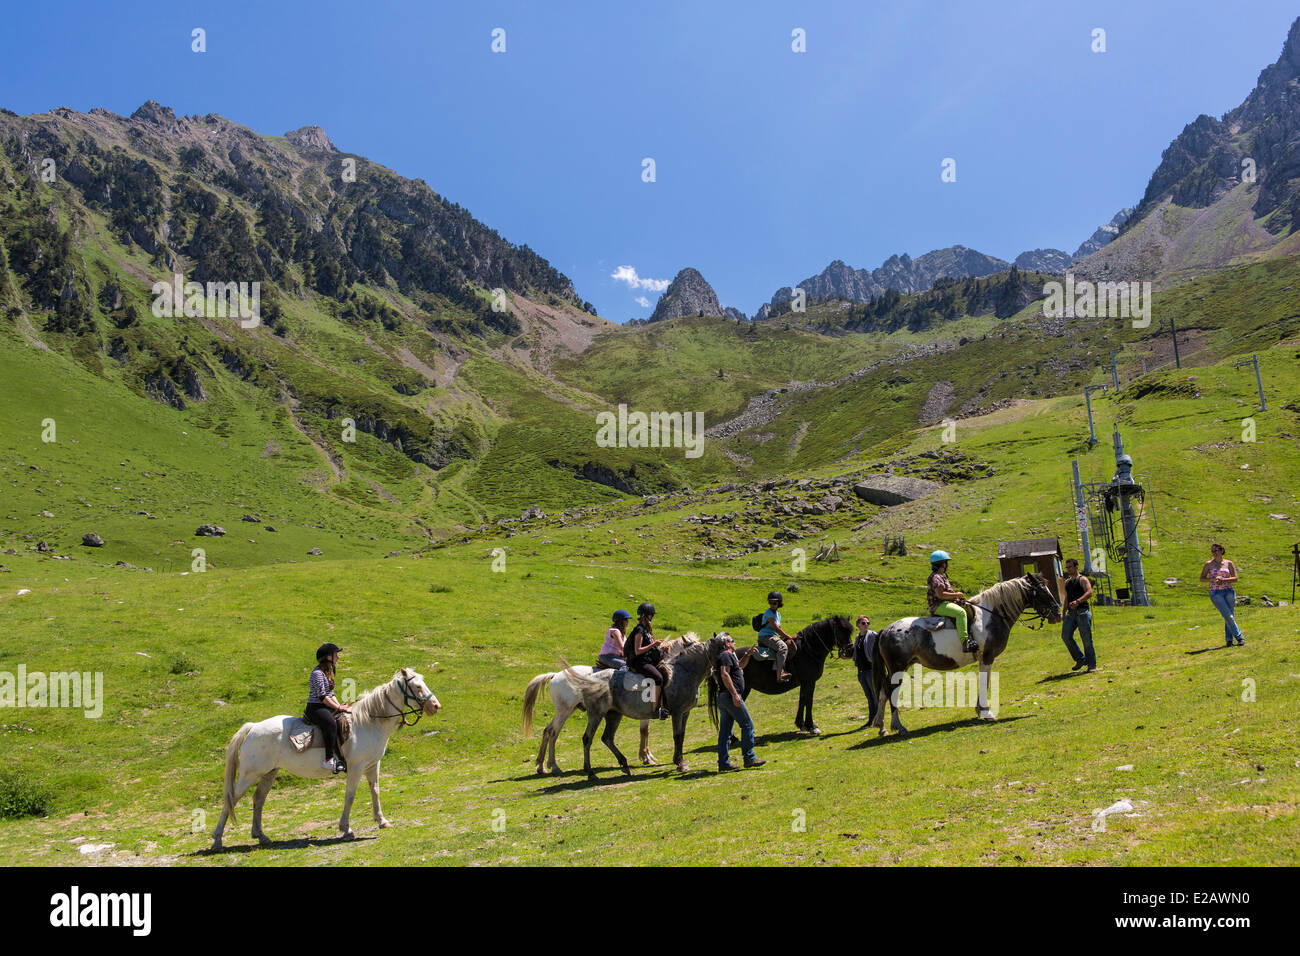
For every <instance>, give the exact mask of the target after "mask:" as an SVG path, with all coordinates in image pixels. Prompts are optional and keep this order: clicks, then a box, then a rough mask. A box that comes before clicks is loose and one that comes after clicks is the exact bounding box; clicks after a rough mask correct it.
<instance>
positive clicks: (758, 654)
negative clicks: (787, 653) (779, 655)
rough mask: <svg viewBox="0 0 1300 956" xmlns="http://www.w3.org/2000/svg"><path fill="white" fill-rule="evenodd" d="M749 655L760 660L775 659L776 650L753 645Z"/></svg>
mask: <svg viewBox="0 0 1300 956" xmlns="http://www.w3.org/2000/svg"><path fill="white" fill-rule="evenodd" d="M749 656H750V657H751V658H753V659H757V660H760V661H774V660H776V652H775V651H773V650H772V649H771V648H770V647H763V646H761V645H755V647H754V650H753V653H751V654H750V655H749Z"/></svg>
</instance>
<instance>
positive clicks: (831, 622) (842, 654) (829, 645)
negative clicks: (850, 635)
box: [795, 618, 853, 660]
mask: <svg viewBox="0 0 1300 956" xmlns="http://www.w3.org/2000/svg"><path fill="white" fill-rule="evenodd" d="M819 623H820V622H819ZM826 623H827V624H829V625H830V626H831V629H832V630H834V629H835V618H829V619H828V620H827V621H826ZM809 626H810V627H811V626H812V625H809ZM814 633H815V632H814ZM836 633H837V634H838V631H836ZM802 635H803V632H802V631H801V632H800V633H799V634H796V635H795V640H797V641H806V640H808V638H807V637H803V636H802ZM811 636H812V635H809V637H811ZM817 641H818V643H819V644H821V646H822V650H823V651H824V652H825V653H826V655H827V656H829V655H830V652H831V648H832V647H834V648H835V649H836V654H838V655H839V658H840V660H848V659H849V658H850V657H852V656H853V645H852V644H851V643H850V644H849V646H848V648H847V650H848V653H847V654H846V653H845V650H846V648H844V647H841V646H840V642H839V641H838V640H832V641H831V642H829V643H828V642H827V641H826V639H825V638H823V637H822V636H821V635H820V634H818V635H817Z"/></svg>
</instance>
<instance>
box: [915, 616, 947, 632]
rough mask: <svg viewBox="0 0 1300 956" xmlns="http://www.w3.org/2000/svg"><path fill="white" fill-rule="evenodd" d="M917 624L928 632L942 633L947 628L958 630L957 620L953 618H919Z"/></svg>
mask: <svg viewBox="0 0 1300 956" xmlns="http://www.w3.org/2000/svg"><path fill="white" fill-rule="evenodd" d="M916 623H917V624H919V625H920V626H921V627H923V628H925V629H926V630H927V631H942V630H943V629H944V628H945V627H950V628H952V629H953V630H954V631H955V630H956V629H957V619H956V618H951V617H939V616H935V617H918V618H917V619H916Z"/></svg>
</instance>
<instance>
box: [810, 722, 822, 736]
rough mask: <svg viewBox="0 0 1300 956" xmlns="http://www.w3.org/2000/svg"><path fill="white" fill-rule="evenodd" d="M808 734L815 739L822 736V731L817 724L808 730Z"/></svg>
mask: <svg viewBox="0 0 1300 956" xmlns="http://www.w3.org/2000/svg"><path fill="white" fill-rule="evenodd" d="M808 733H810V734H812V735H813V736H814V737H820V736H821V735H822V729H821V728H820V727H818V726H817V725H816V724H813V725H812V726H811V727H809V728H808Z"/></svg>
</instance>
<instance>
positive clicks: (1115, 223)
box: [1058, 207, 1133, 271]
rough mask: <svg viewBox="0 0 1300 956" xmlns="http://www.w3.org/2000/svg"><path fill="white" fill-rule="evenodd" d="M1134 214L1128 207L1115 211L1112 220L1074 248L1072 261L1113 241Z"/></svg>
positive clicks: (1088, 254) (1090, 253)
mask: <svg viewBox="0 0 1300 956" xmlns="http://www.w3.org/2000/svg"><path fill="white" fill-rule="evenodd" d="M1132 215H1133V210H1132V209H1131V208H1128V207H1125V208H1124V209H1121V210H1120V211H1119V212H1117V213H1115V215H1113V216H1111V218H1110V222H1108V223H1106V224H1105V225H1104V226H1098V227H1097V231H1096V232H1094V233H1093V234H1092V235H1091V236H1089V237H1088V238H1087V239H1086V240H1084V241H1083V243H1082V244H1081V245H1080V246H1079V248H1078V249H1075V250H1074V255H1073V256H1071V257H1070V261H1071V262H1076V261H1078V260H1079V259H1082V258H1084V257H1085V256H1090V255H1092V254H1093V253H1094V252H1096V251H1097V250H1098V249H1100V248H1101V247H1102V246H1105V245H1107V244H1108V243H1110V242H1112V241H1113V240H1114V239H1115V237H1116V236H1118V235H1119V233H1120V230H1121V229H1123V228H1124V223H1126V222H1128V220H1129V218H1130V217H1131V216H1132ZM1058 271H1059V270H1058Z"/></svg>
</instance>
